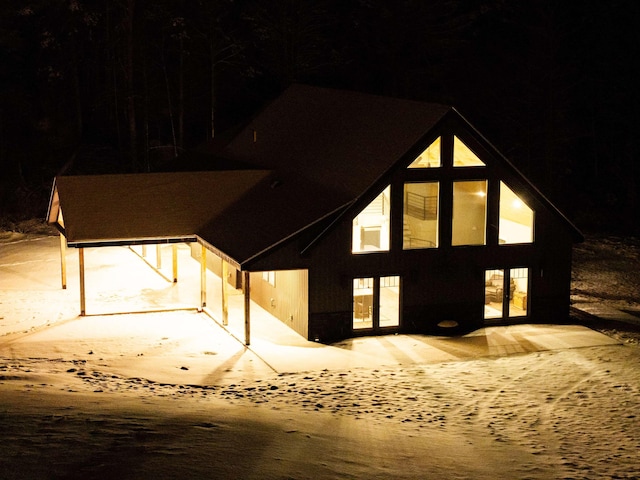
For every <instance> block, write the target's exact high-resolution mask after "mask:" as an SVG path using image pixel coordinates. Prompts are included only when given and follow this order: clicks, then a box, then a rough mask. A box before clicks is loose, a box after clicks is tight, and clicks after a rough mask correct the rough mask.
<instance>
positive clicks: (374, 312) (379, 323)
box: [353, 275, 400, 332]
mask: <svg viewBox="0 0 640 480" xmlns="http://www.w3.org/2000/svg"><path fill="white" fill-rule="evenodd" d="M398 326H400V277H399V276H398V275H392V276H387V277H360V278H354V279H353V330H354V331H358V330H365V331H366V330H372V331H374V332H375V331H378V330H381V329H386V328H393V327H398Z"/></svg>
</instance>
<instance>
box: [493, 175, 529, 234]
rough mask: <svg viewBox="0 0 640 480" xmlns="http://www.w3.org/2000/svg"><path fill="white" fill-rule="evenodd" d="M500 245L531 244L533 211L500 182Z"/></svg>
mask: <svg viewBox="0 0 640 480" xmlns="http://www.w3.org/2000/svg"><path fill="white" fill-rule="evenodd" d="M499 238H500V243H502V244H509V243H531V242H533V210H532V209H531V208H529V207H528V206H527V204H526V203H524V201H523V200H522V199H521V198H520V197H519V196H518V195H516V194H515V193H514V192H513V190H511V189H510V188H509V187H507V185H505V184H504V183H503V182H500V224H499Z"/></svg>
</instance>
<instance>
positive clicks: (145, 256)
mask: <svg viewBox="0 0 640 480" xmlns="http://www.w3.org/2000/svg"><path fill="white" fill-rule="evenodd" d="M142 258H147V246H146V245H145V244H142Z"/></svg>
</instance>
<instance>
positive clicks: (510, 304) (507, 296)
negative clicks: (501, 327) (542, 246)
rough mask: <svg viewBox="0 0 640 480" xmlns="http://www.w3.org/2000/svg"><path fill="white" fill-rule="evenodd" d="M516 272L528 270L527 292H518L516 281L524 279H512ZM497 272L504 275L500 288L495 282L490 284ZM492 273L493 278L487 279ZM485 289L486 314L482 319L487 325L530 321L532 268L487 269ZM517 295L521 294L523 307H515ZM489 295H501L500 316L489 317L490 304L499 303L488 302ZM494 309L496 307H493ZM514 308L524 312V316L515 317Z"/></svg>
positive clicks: (499, 267) (505, 267)
mask: <svg viewBox="0 0 640 480" xmlns="http://www.w3.org/2000/svg"><path fill="white" fill-rule="evenodd" d="M514 270H526V272H527V275H526V284H525V290H524V291H521V290H518V288H519V287H518V284H517V283H516V279H519V280H522V277H515V278H512V274H513V271H514ZM496 272H501V274H502V280H501V282H502V285H501V286H498V285H496V284H495V282H494V283H493V284H491V285H489V284H488V282H489V281H492V280H491V278H493V275H495V274H496ZM489 273H491V274H492V277H491V278H489V279H488V278H487V277H488V274H489ZM483 277H484V281H483V289H484V302H483V304H484V312H483V315H482V319H483V321H484V322H485V323H492V322H506V321H509V322H513V321H515V320H519V319H528V318H529V312H530V311H531V310H530V308H531V306H530V302H529V299H530V298H531V268H530V267H527V266H522V265H519V266H496V267H493V268H485V269H484V271H483ZM516 294H519V301H520V302H521V305H522V307H524V308H522V307H517V306H515V305H514V299H515V297H516ZM489 295H494V298H495V295H500V297H501V300H502V302H501V304H500V305H501V312H500V315H499V316H491V317H487V310H486V308H487V305H489V303H493V304H497V303H498V302H487V298H488V296H489ZM492 307H493V308H495V306H493V305H492ZM514 308H518V309H519V310H520V311H521V312H522V311H524V314H519V315H514V314H513V312H512V310H513V309H514Z"/></svg>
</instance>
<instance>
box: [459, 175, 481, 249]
mask: <svg viewBox="0 0 640 480" xmlns="http://www.w3.org/2000/svg"><path fill="white" fill-rule="evenodd" d="M486 223H487V181H486V180H470V181H460V182H453V219H452V231H451V244H452V245H485V243H486Z"/></svg>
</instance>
